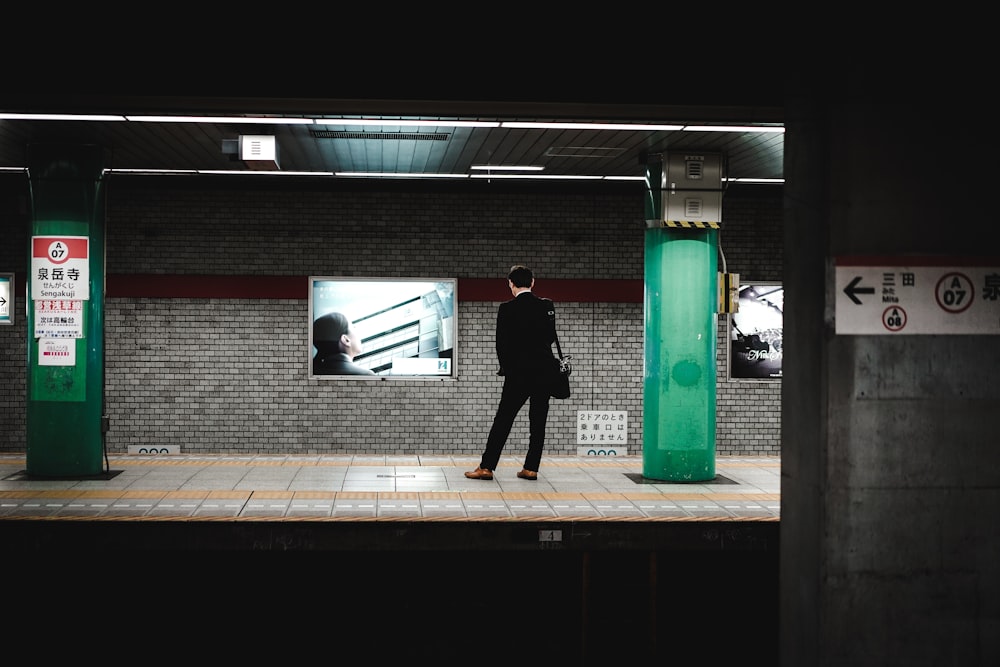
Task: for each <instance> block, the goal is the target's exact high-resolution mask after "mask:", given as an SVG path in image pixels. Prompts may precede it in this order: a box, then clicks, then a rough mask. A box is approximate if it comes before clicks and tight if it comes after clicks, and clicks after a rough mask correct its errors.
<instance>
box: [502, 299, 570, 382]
mask: <svg viewBox="0 0 1000 667" xmlns="http://www.w3.org/2000/svg"><path fill="white" fill-rule="evenodd" d="M555 318H556V314H555V306H554V305H553V304H552V300H551V299H543V298H540V297H538V296H535V294H533V293H532V292H521V293H520V294H518V295H517V296H516V297H514V298H513V299H511V300H510V301H505V302H503V303H501V304H500V307H499V308H498V309H497V335H496V347H497V360H498V361H499V362H500V368H501V370H502V372H503V374H504V375H506V376H512V377H522V378H529V377H542V376H546V375H547V374H548V373H549V372H550V371H551V370H552V367H553V365H554V364H555V363H556V359H555V355H554V354H552V343H554V342H555V340H556V319H555Z"/></svg>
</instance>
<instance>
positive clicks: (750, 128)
mask: <svg viewBox="0 0 1000 667" xmlns="http://www.w3.org/2000/svg"><path fill="white" fill-rule="evenodd" d="M684 131H685V132H784V131H785V128H783V127H778V126H776V125H685V126H684Z"/></svg>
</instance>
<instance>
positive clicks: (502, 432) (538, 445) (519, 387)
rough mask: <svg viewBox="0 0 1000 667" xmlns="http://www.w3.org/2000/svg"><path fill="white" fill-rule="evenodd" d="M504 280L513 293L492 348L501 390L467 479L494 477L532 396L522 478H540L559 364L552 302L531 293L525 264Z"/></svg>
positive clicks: (501, 313) (499, 314)
mask: <svg viewBox="0 0 1000 667" xmlns="http://www.w3.org/2000/svg"><path fill="white" fill-rule="evenodd" d="M507 283H508V285H509V286H510V291H511V293H512V294H513V295H514V298H512V299H511V300H510V301H505V302H503V303H501V304H500V307H499V308H498V309H497V333H496V348H497V359H498V360H499V362H500V371H499V373H498V374H499V375H503V378H504V380H503V391H502V393H501V395H500V404H499V405H498V406H497V412H496V416H495V417H494V418H493V426H492V428H490V434H489V437H488V438H487V440H486V449H485V451H484V452H483V456H482V458H481V459H480V463H479V467H478V468H476V469H475V470H473V471H471V472H467V473H465V476H466V477H468V478H469V479H485V480H490V479H493V471H494V470H496V467H497V463H498V462H499V461H500V454H501V453H502V452H503V448H504V445H506V444H507V437H508V436H509V435H510V430H511V428H512V427H513V425H514V419H515V418H516V417H517V413H518V412H520V410H521V408H522V407H523V406H524V404H525V403H526V402H527V401H528V400H529V399H530V401H531V404H530V406H529V408H528V428H529V439H528V453H527V455H526V456H525V458H524V468H523V469H522V470H521V471H520V472H519V473H517V476H518V477H520V478H521V479H527V480H536V479H538V467H539V464H540V463H541V460H542V448H543V447H544V446H545V423H546V421H547V420H548V416H549V395H550V391H551V378H552V375H553V373H554V370H553V369H554V368H555V367H556V365H557V364H558V361H557V360H556V358H555V355H553V354H552V343H553V342H555V339H556V323H555V322H556V320H555V307H554V306H553V304H552V301H551V299H542V298H539V297H538V296H535V294H533V293H532V291H531V289H532V288H533V287H534V286H535V277H534V274H533V273H532V271H531V269H529V268H528V267H526V266H523V265H520V264H518V265H515V266H513V267H511V269H510V272H509V273H508V274H507Z"/></svg>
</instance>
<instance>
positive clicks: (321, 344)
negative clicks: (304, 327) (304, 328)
mask: <svg viewBox="0 0 1000 667" xmlns="http://www.w3.org/2000/svg"><path fill="white" fill-rule="evenodd" d="M348 325H349V322H348V320H347V317H346V316H345V315H344V314H343V313H327V314H326V315H324V316H323V317H320V318H317V319H316V321H315V322H313V345H315V346H316V349H317V350H337V349H339V347H338V346H339V345H340V337H341V336H343V335H344V334H346V333H347V329H348Z"/></svg>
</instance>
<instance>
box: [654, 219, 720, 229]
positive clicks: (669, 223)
mask: <svg viewBox="0 0 1000 667" xmlns="http://www.w3.org/2000/svg"><path fill="white" fill-rule="evenodd" d="M661 226H662V227H684V228H685V229H691V228H692V227H693V228H696V229H704V228H706V227H711V228H712V229H718V228H719V223H717V222H693V221H691V220H664V221H663V222H662V223H661Z"/></svg>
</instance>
